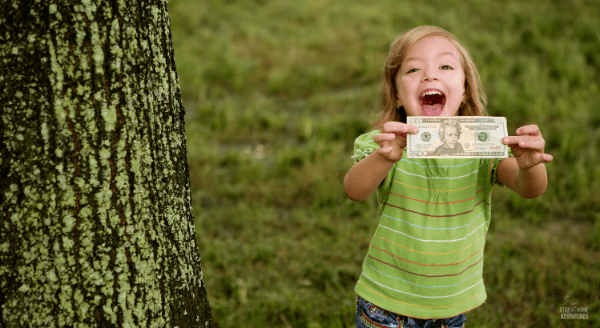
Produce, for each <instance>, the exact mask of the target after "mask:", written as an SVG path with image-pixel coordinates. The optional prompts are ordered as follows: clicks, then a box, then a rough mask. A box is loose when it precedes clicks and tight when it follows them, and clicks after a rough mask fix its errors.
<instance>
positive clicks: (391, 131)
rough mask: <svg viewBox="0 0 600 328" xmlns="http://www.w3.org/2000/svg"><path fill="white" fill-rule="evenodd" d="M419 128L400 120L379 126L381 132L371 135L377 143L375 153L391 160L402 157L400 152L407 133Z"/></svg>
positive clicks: (414, 131) (397, 159) (395, 160)
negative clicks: (377, 146)
mask: <svg viewBox="0 0 600 328" xmlns="http://www.w3.org/2000/svg"><path fill="white" fill-rule="evenodd" d="M418 132H419V128H417V127H416V126H414V125H408V124H405V123H401V122H387V123H385V124H384V125H383V127H382V128H381V132H380V133H379V134H377V135H375V136H373V140H375V142H376V143H378V144H379V146H380V147H379V148H378V149H377V151H376V152H377V153H378V154H379V155H380V156H382V157H384V158H385V159H387V160H389V161H391V162H394V163H395V162H397V161H399V160H401V159H402V153H403V152H404V148H405V147H406V135H407V133H412V134H416V133H418Z"/></svg>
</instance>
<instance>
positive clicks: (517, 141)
mask: <svg viewBox="0 0 600 328" xmlns="http://www.w3.org/2000/svg"><path fill="white" fill-rule="evenodd" d="M502 143H503V144H505V145H509V146H511V145H512V146H519V147H523V148H535V149H544V146H545V145H546V141H545V140H544V138H542V137H541V136H530V135H524V136H509V137H504V138H503V139H502Z"/></svg>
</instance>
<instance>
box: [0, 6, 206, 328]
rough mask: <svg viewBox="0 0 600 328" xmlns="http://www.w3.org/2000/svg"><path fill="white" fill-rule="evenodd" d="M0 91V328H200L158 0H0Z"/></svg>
mask: <svg viewBox="0 0 600 328" xmlns="http://www.w3.org/2000/svg"><path fill="white" fill-rule="evenodd" d="M0 89H1V90H0V229H1V230H0V311H1V316H0V324H1V325H2V326H3V327H210V325H211V322H212V319H211V314H210V308H209V305H208V300H207V296H206V291H205V288H204V285H203V280H202V269H201V265H200V255H199V253H198V247H197V244H196V236H195V229H194V218H193V212H192V208H191V197H190V186H189V172H188V165H187V158H186V148H185V147H186V139H185V131H184V109H183V105H182V102H181V94H180V89H179V80H178V76H177V72H176V69H175V61H174V55H173V46H172V42H171V31H170V23H169V18H168V13H167V3H166V1H161V0H151V1H135V0H122V1H99V0H73V1H66V0H53V1H41V0H36V1H33V0H32V1H12V2H11V1H3V2H2V4H0Z"/></svg>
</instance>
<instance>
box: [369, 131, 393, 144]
mask: <svg viewBox="0 0 600 328" xmlns="http://www.w3.org/2000/svg"><path fill="white" fill-rule="evenodd" d="M394 139H396V135H395V134H394V133H379V134H376V135H374V136H373V140H374V141H375V142H376V143H377V144H379V145H381V146H383V145H382V143H386V142H388V143H389V142H390V141H392V140H394Z"/></svg>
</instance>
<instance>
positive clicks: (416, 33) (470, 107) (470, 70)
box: [373, 25, 487, 127]
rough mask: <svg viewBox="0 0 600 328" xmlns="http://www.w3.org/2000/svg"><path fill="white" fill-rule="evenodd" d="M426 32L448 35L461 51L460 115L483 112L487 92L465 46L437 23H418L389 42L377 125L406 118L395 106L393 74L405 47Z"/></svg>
mask: <svg viewBox="0 0 600 328" xmlns="http://www.w3.org/2000/svg"><path fill="white" fill-rule="evenodd" d="M428 36H443V37H445V38H447V39H448V40H449V41H450V42H452V44H454V46H455V47H456V49H457V50H458V52H459V53H460V55H461V63H462V66H463V70H464V73H465V101H464V102H463V103H462V104H461V105H460V108H459V109H458V115H459V116H482V115H485V106H486V102H487V100H486V96H485V91H484V90H483V85H482V84H481V78H480V77H479V72H478V71H477V67H475V63H474V62H473V59H472V58H471V55H470V54H469V51H468V50H467V48H466V47H465V46H464V45H463V44H462V43H460V41H458V39H457V38H456V37H455V36H454V35H452V33H450V32H448V31H446V30H444V29H443V28H440V27H436V26H429V25H424V26H419V27H416V28H413V29H412V30H410V31H408V32H406V33H404V34H402V35H400V36H399V37H398V38H397V39H396V40H395V41H394V42H392V44H391V46H390V52H389V54H388V57H387V59H386V61H385V66H384V67H383V74H382V80H383V85H382V87H381V106H382V110H381V112H380V114H379V115H380V117H381V118H380V119H379V121H377V122H374V123H373V125H374V126H377V127H381V126H383V125H384V124H385V123H386V122H390V121H402V120H403V119H404V120H405V119H406V112H405V111H404V108H402V107H400V110H397V109H396V104H397V94H398V89H397V87H396V81H395V79H396V75H397V74H398V71H399V70H400V66H401V65H402V62H403V61H404V58H405V57H406V53H407V52H408V49H410V47H411V46H412V45H413V44H415V43H416V42H417V41H419V40H421V39H423V38H425V37H428Z"/></svg>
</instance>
